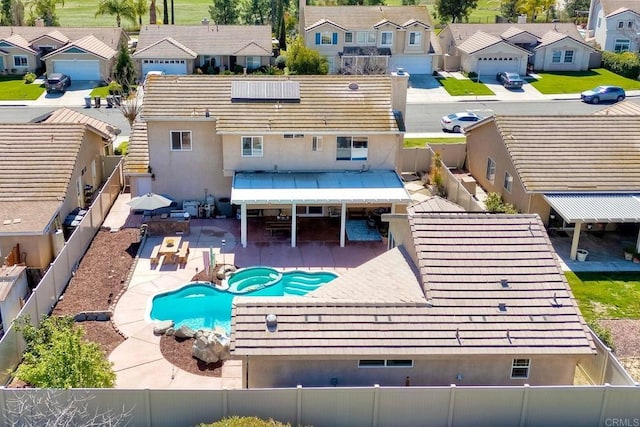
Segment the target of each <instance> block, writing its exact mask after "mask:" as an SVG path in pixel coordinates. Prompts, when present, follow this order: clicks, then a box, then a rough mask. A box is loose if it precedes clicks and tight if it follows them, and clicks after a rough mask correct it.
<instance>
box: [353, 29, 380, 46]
mask: <svg viewBox="0 0 640 427" xmlns="http://www.w3.org/2000/svg"><path fill="white" fill-rule="evenodd" d="M356 43H358V44H359V45H364V44H376V33H375V32H373V31H358V32H357V33H356Z"/></svg>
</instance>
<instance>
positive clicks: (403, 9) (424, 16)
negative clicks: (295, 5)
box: [304, 5, 432, 30]
mask: <svg viewBox="0 0 640 427" xmlns="http://www.w3.org/2000/svg"><path fill="white" fill-rule="evenodd" d="M323 19H325V20H329V21H332V22H334V23H335V24H337V25H339V26H340V27H343V28H346V29H349V30H363V29H373V28H374V27H375V26H376V24H378V23H380V21H383V20H385V19H386V20H389V21H391V22H393V23H394V24H397V25H403V24H405V23H411V24H413V23H415V22H414V21H411V20H416V21H419V22H420V23H423V24H426V25H428V26H429V27H431V26H432V24H431V16H429V11H428V10H427V7H426V6H424V5H421V6H305V7H304V23H305V29H307V27H308V26H313V25H314V24H315V23H317V22H318V21H321V20H323Z"/></svg>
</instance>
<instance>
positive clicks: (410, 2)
mask: <svg viewBox="0 0 640 427" xmlns="http://www.w3.org/2000/svg"><path fill="white" fill-rule="evenodd" d="M418 3H419V2H418V0H402V5H403V6H414V5H416V4H418Z"/></svg>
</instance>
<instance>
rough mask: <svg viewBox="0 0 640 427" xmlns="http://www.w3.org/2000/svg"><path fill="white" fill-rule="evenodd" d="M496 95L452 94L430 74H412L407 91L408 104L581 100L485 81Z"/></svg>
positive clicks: (629, 93) (636, 94) (638, 93)
mask: <svg viewBox="0 0 640 427" xmlns="http://www.w3.org/2000/svg"><path fill="white" fill-rule="evenodd" d="M449 74H451V77H456V78H461V77H462V75H460V73H449ZM483 83H484V84H485V85H486V86H487V87H489V89H491V90H492V91H493V92H494V93H495V95H469V96H451V95H449V93H448V92H447V91H446V90H445V89H444V87H442V86H441V85H440V84H439V83H438V81H437V79H436V78H435V77H433V76H430V75H420V76H412V77H411V79H410V80H409V84H410V85H411V86H410V87H409V89H408V91H407V104H426V103H437V102H487V101H509V102H530V101H556V100H569V99H574V100H579V99H580V94H579V93H568V94H560V93H558V94H551V95H544V94H542V93H540V92H538V91H537V90H536V89H535V88H534V87H533V86H531V85H530V84H525V85H524V87H523V89H522V90H509V89H506V88H504V87H503V86H502V85H501V84H499V83H498V82H497V81H496V82H491V81H488V82H483ZM633 97H640V90H631V91H627V98H633Z"/></svg>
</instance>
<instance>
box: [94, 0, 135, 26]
mask: <svg viewBox="0 0 640 427" xmlns="http://www.w3.org/2000/svg"><path fill="white" fill-rule="evenodd" d="M105 14H106V15H115V16H116V24H117V25H118V27H119V26H120V23H121V22H122V18H127V19H130V20H131V21H133V22H136V11H135V8H134V6H133V2H132V0H102V1H101V2H100V4H99V5H98V10H97V12H96V15H95V16H98V15H105Z"/></svg>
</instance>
